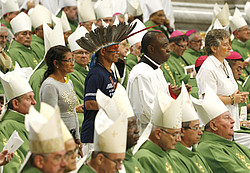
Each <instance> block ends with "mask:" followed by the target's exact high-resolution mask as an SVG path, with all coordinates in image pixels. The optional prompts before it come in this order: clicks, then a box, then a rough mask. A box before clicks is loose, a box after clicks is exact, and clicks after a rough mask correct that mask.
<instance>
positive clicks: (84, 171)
mask: <svg viewBox="0 0 250 173" xmlns="http://www.w3.org/2000/svg"><path fill="white" fill-rule="evenodd" d="M78 173H96V171H95V170H94V169H93V168H91V167H90V166H89V165H87V164H83V165H82V167H81V168H80V169H79V170H78Z"/></svg>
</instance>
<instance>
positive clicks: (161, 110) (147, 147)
mask: <svg viewBox="0 0 250 173" xmlns="http://www.w3.org/2000/svg"><path fill="white" fill-rule="evenodd" d="M181 117H182V93H181V94H180V95H179V97H178V98H177V99H176V100H174V99H172V98H171V97H170V96H169V95H168V94H167V93H166V92H164V91H162V90H158V93H157V94H156V98H155V104H154V109H153V116H152V129H151V132H149V133H150V135H149V138H148V140H147V141H146V142H144V143H143V144H142V146H141V147H140V149H139V150H138V152H136V153H135V155H134V157H135V158H136V159H137V160H138V161H139V162H140V164H141V165H142V167H143V168H144V169H145V172H161V173H164V172H179V170H178V166H177V165H176V164H175V163H174V162H173V161H172V159H171V158H170V155H169V151H170V150H173V149H174V148H175V145H176V143H177V142H178V141H180V140H181V135H182V134H181ZM147 130H148V128H147ZM149 130H150V129H149ZM145 133H148V132H147V131H146V130H145Z"/></svg>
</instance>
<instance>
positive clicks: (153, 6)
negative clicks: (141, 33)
mask: <svg viewBox="0 0 250 173" xmlns="http://www.w3.org/2000/svg"><path fill="white" fill-rule="evenodd" d="M140 2H141V7H142V11H143V22H146V21H148V20H149V18H150V15H151V14H153V13H155V12H157V11H160V10H163V5H162V2H161V0H154V1H152V0H147V1H145V2H143V1H142V0H141V1H140Z"/></svg>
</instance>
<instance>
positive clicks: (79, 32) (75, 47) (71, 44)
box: [68, 26, 88, 52]
mask: <svg viewBox="0 0 250 173" xmlns="http://www.w3.org/2000/svg"><path fill="white" fill-rule="evenodd" d="M86 33H88V30H87V29H86V28H85V27H84V26H81V27H79V28H77V29H76V30H75V32H73V33H72V34H71V35H70V36H69V38H68V41H69V47H70V49H71V52H73V51H76V50H79V49H82V48H81V47H80V46H79V45H78V44H77V42H76V40H78V39H80V38H81V37H84V36H85V34H86Z"/></svg>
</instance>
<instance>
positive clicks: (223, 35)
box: [205, 29, 230, 55]
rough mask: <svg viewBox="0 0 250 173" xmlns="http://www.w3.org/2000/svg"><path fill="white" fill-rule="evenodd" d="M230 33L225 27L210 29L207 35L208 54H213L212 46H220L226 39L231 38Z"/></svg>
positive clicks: (206, 47)
mask: <svg viewBox="0 0 250 173" xmlns="http://www.w3.org/2000/svg"><path fill="white" fill-rule="evenodd" d="M229 38H230V34H229V32H228V31H226V30H224V29H213V30H210V31H209V32H208V33H207V35H206V37H205V51H206V52H207V54H208V55H212V54H213V51H212V49H211V47H212V46H215V47H219V45H220V43H221V41H222V40H224V39H229Z"/></svg>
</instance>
